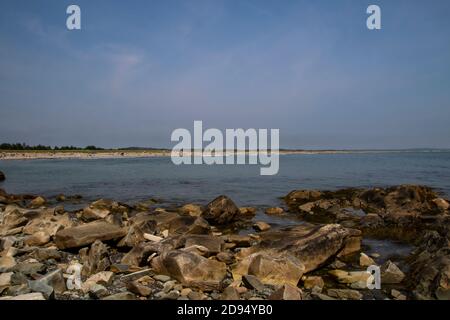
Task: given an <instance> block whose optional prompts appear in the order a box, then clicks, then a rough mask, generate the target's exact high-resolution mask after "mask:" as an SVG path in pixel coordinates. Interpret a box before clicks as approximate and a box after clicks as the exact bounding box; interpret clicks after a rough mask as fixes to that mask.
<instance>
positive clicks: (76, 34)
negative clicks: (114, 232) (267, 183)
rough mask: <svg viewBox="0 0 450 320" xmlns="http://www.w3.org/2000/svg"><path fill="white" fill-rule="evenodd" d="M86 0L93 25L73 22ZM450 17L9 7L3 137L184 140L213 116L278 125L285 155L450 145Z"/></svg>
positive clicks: (329, 5) (246, 3)
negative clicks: (376, 27)
mask: <svg viewBox="0 0 450 320" xmlns="http://www.w3.org/2000/svg"><path fill="white" fill-rule="evenodd" d="M72 3H73V4H78V5H79V6H80V7H81V14H82V30H80V31H68V30H67V29H66V25H65V21H66V17H67V15H66V12H65V11H66V8H67V6H68V5H69V4H72ZM369 4H378V5H379V6H380V7H381V10H382V30H380V31H369V30H368V29H367V28H366V18H367V14H366V8H367V6H368V5H369ZM449 12H450V1H446V0H442V1H440V0H434V1H425V0H421V1H413V0H390V1H364V0H353V1H351V0H347V1H346V0H333V1H332V0H328V1H327V0H323V1H300V0H299V1H265V0H259V1H258V0H255V1H252V0H239V1H235V0H224V1H219V0H195V1H189V0H185V1H174V0H169V1H112V0H105V1H103V0H102V1H100V0H91V1H81V0H76V1H56V0H53V1H50V0H36V1H24V0H14V1H13V0H2V1H1V6H0V141H2V142H26V143H29V144H38V143H43V144H50V145H67V144H73V145H79V146H84V145H88V144H95V145H98V146H102V147H120V146H153V147H170V146H172V145H173V143H171V141H170V134H171V132H172V131H173V130H174V129H176V128H180V127H182V128H188V129H190V128H192V126H193V121H194V120H203V126H204V127H205V128H211V127H216V128H220V129H225V128H239V127H242V128H278V129H280V142H281V146H282V147H284V148H295V147H297V148H312V149H323V148H337V149H339V148H412V147H441V148H449V147H450V139H449V137H450V126H449V120H450V90H449V88H450V19H449V18H448V15H449Z"/></svg>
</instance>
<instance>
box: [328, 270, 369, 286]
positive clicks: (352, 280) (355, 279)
mask: <svg viewBox="0 0 450 320" xmlns="http://www.w3.org/2000/svg"><path fill="white" fill-rule="evenodd" d="M329 274H331V275H332V276H334V277H335V278H336V280H337V281H338V282H340V283H344V284H347V285H349V286H350V287H352V288H354V289H366V288H367V280H368V279H369V277H370V273H369V272H366V271H351V272H347V271H344V270H331V271H329Z"/></svg>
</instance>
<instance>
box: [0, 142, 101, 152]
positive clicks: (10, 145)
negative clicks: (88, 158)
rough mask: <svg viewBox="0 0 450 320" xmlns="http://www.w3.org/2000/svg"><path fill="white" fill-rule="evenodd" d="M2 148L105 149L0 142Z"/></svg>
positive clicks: (0, 148)
mask: <svg viewBox="0 0 450 320" xmlns="http://www.w3.org/2000/svg"><path fill="white" fill-rule="evenodd" d="M0 150H104V149H103V148H99V147H96V146H86V147H84V148H80V147H75V146H61V147H58V146H54V147H51V146H44V145H42V144H38V145H35V146H30V145H28V144H26V143H2V144H0Z"/></svg>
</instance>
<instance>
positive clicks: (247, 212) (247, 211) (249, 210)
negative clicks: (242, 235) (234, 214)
mask: <svg viewBox="0 0 450 320" xmlns="http://www.w3.org/2000/svg"><path fill="white" fill-rule="evenodd" d="M239 213H240V215H241V216H246V217H253V216H254V215H255V214H256V208H253V207H240V208H239Z"/></svg>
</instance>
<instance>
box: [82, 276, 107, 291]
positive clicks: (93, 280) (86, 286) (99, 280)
mask: <svg viewBox="0 0 450 320" xmlns="http://www.w3.org/2000/svg"><path fill="white" fill-rule="evenodd" d="M113 277H114V272H111V271H101V272H98V273H96V274H94V275H92V276H90V277H89V278H88V279H87V280H86V281H85V282H84V283H83V284H82V286H81V290H82V291H83V292H84V293H87V292H89V291H90V290H91V288H92V286H93V285H96V284H101V285H110V284H111V282H112V280H113Z"/></svg>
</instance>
